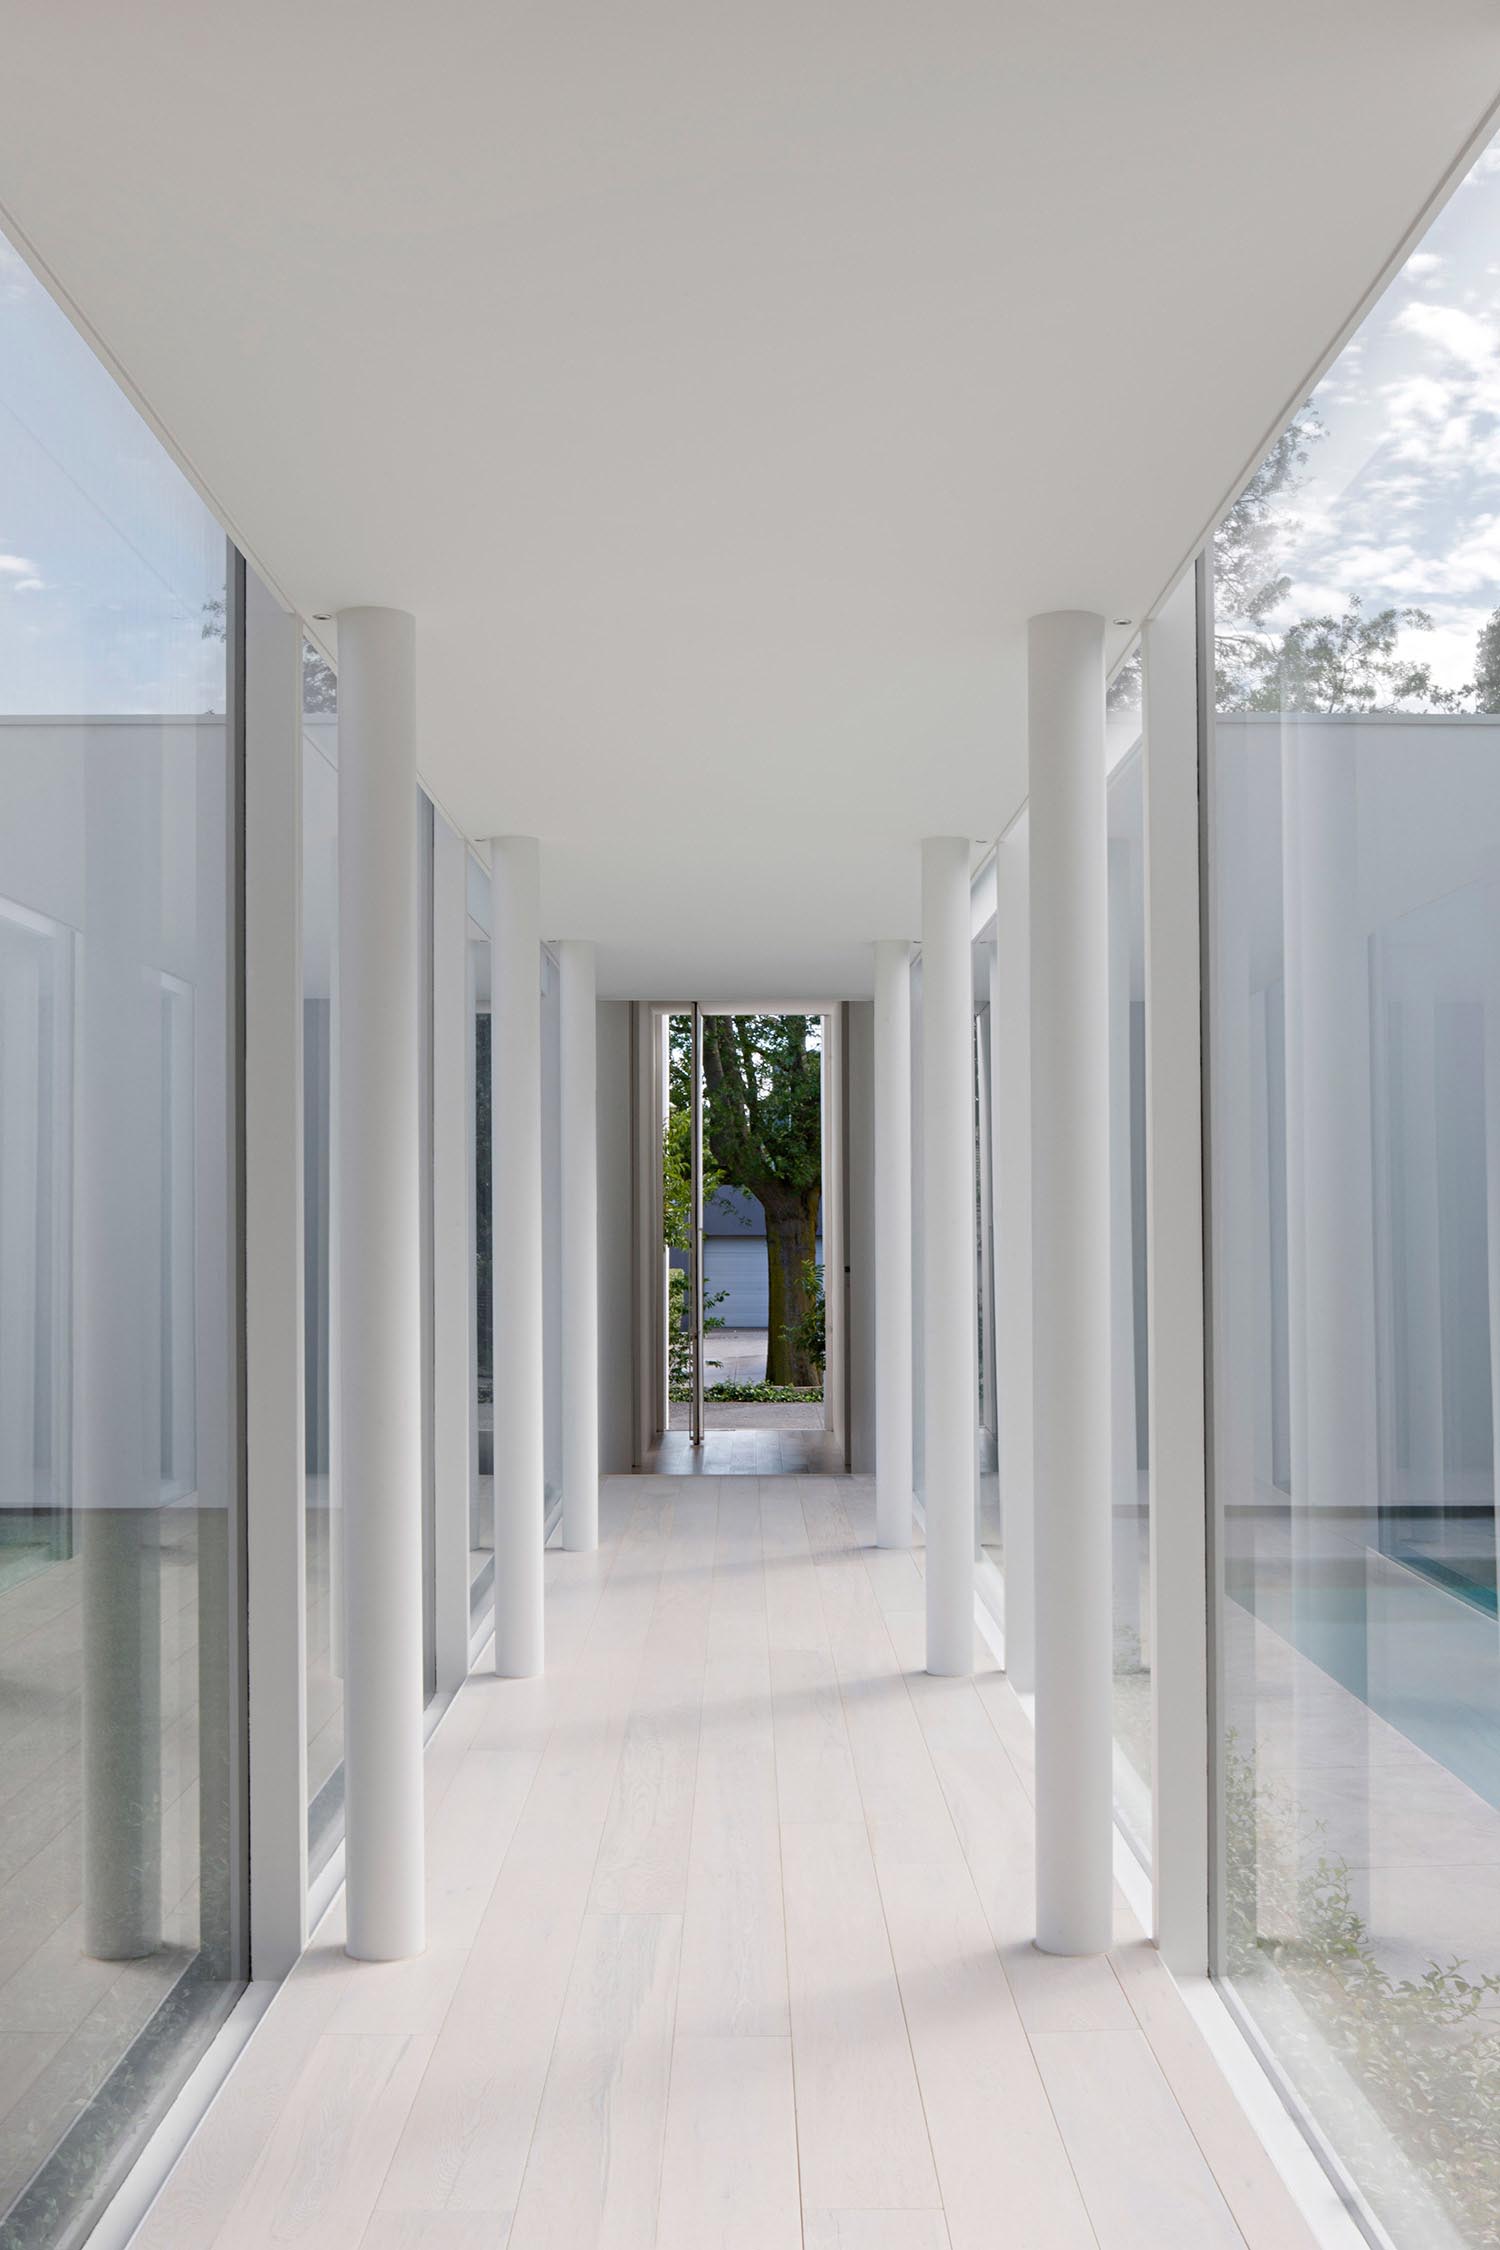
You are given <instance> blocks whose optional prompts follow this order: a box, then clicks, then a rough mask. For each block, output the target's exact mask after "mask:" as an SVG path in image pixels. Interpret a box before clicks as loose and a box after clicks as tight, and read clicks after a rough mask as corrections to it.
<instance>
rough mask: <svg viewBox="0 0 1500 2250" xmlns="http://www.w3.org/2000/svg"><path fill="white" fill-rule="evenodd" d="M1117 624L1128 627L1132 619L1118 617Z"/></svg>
mask: <svg viewBox="0 0 1500 2250" xmlns="http://www.w3.org/2000/svg"><path fill="white" fill-rule="evenodd" d="M1115 623H1116V624H1117V625H1128V624H1129V623H1130V619H1129V618H1128V617H1117V618H1116V619H1115Z"/></svg>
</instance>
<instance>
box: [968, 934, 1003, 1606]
mask: <svg viewBox="0 0 1500 2250" xmlns="http://www.w3.org/2000/svg"><path fill="white" fill-rule="evenodd" d="M994 951H995V948H994V945H993V943H992V942H991V941H990V940H987V939H986V940H983V941H981V942H980V943H979V944H977V945H976V946H975V948H974V958H975V964H976V969H977V973H978V980H979V981H980V982H981V983H982V985H983V986H984V987H986V988H987V987H988V985H989V979H990V964H991V961H992V959H993V956H994ZM993 1040H994V1026H993V1023H992V1021H991V1017H990V1011H989V1008H988V1007H987V1006H986V1007H985V1008H983V1009H982V1010H981V1011H980V1013H979V1014H978V1015H977V1016H976V1017H975V1019H974V1136H975V1139H974V1179H975V1208H974V1216H975V1224H976V1226H977V1229H978V1236H977V1241H976V1244H975V1257H974V1275H975V1283H976V1291H975V1293H976V1298H977V1304H978V1342H979V1451H978V1467H979V1475H978V1482H977V1486H976V1504H977V1506H978V1510H979V1541H978V1551H979V1554H980V1556H981V1558H982V1557H984V1556H988V1557H989V1559H990V1561H991V1562H992V1563H994V1564H995V1566H996V1568H997V1569H1000V1570H1003V1569H1004V1567H1005V1547H1004V1541H1003V1539H1002V1537H1001V1509H1000V1399H999V1358H998V1354H997V1351H996V1341H995V1309H996V1308H995V1133H994V1114H993V1106H992V1103H993V1094H994V1074H993Z"/></svg>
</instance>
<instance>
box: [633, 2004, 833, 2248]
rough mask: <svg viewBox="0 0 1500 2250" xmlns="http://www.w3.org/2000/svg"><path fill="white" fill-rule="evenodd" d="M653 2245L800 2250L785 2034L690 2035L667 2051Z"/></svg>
mask: <svg viewBox="0 0 1500 2250" xmlns="http://www.w3.org/2000/svg"><path fill="white" fill-rule="evenodd" d="M656 2243H657V2250H703V2245H704V2244H706V2243H711V2244H712V2245H713V2246H714V2250H801V2244H802V2208H801V2199H800V2196H799V2194H798V2187H797V2119H796V2110H795V2104H794V2101H793V2094H792V2043H791V2041H790V2039H698V2038H685V2037H683V2036H682V2034H681V2032H679V2034H678V2037H677V2041H676V2045H675V2048H674V2051H673V2057H672V2090H671V2096H670V2099H669V2101H668V2104H667V2141H666V2155H665V2158H664V2160H663V2165H662V2183H661V2215H660V2220H659V2223H658V2226H657V2233H656Z"/></svg>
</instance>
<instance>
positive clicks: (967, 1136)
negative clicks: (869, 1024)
mask: <svg viewBox="0 0 1500 2250" xmlns="http://www.w3.org/2000/svg"><path fill="white" fill-rule="evenodd" d="M969 916H970V909H969V841H968V838H967V837H966V836H928V837H926V838H924V840H923V844H922V1326H923V1331H924V1335H923V1355H922V1370H923V1385H924V1400H923V1413H922V1446H923V1464H924V1466H923V1479H922V1481H923V1486H924V1499H925V1502H926V1510H927V1669H928V1671H929V1672H936V1673H938V1674H940V1675H941V1676H942V1677H944V1678H947V1679H957V1678H961V1677H963V1676H965V1675H966V1674H967V1673H969V1672H970V1671H972V1669H973V1663H974V1425H975V1420H976V1417H977V1414H978V1403H977V1399H976V1396H975V1381H974V1377H975V1365H974V1302H975V1300H974V1005H973V1002H974V970H973V963H972V958H971V936H970V927H969Z"/></svg>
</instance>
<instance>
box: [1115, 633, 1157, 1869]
mask: <svg viewBox="0 0 1500 2250" xmlns="http://www.w3.org/2000/svg"><path fill="white" fill-rule="evenodd" d="M1109 718H1110V734H1111V745H1112V747H1117V743H1116V729H1117V728H1118V729H1119V730H1120V734H1121V736H1122V737H1123V738H1124V739H1126V740H1129V741H1132V742H1135V743H1138V742H1139V739H1140V673H1139V668H1138V666H1137V667H1135V668H1133V669H1132V668H1130V667H1127V669H1126V671H1125V672H1124V673H1122V674H1121V675H1119V676H1118V677H1117V679H1116V682H1115V692H1114V693H1112V695H1111V699H1110V714H1109ZM1142 815H1143V797H1142V769H1141V760H1140V753H1139V750H1138V749H1132V750H1130V751H1129V752H1128V753H1127V755H1126V757H1125V759H1124V762H1123V763H1122V764H1118V765H1116V767H1115V769H1114V772H1113V774H1112V776H1111V779H1110V785H1109V1106H1110V1128H1109V1153H1110V1188H1109V1201H1110V1340H1111V1342H1110V1359H1111V1383H1110V1454H1111V1518H1112V1527H1113V1528H1112V1536H1111V1558H1112V1576H1113V1617H1114V1650H1113V1654H1114V1730H1115V1744H1116V1749H1117V1753H1118V1755H1117V1757H1116V1761H1115V1803H1116V1811H1117V1814H1118V1816H1119V1819H1120V1822H1121V1825H1122V1827H1123V1828H1124V1830H1125V1832H1126V1834H1127V1835H1128V1836H1129V1838H1130V1841H1131V1843H1132V1844H1133V1845H1134V1846H1135V1849H1136V1851H1137V1852H1138V1853H1139V1854H1140V1856H1141V1857H1142V1858H1143V1859H1145V1860H1147V1861H1149V1859H1150V1855H1151V1579H1150V1565H1151V1546H1150V1505H1149V1496H1150V1488H1149V1473H1148V1472H1149V1467H1150V1457H1149V1448H1148V1443H1147V1410H1146V1399H1147V1388H1146V999H1145V992H1146V914H1145V879H1144V878H1145V866H1144V858H1145V855H1144V828H1143V819H1142Z"/></svg>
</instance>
